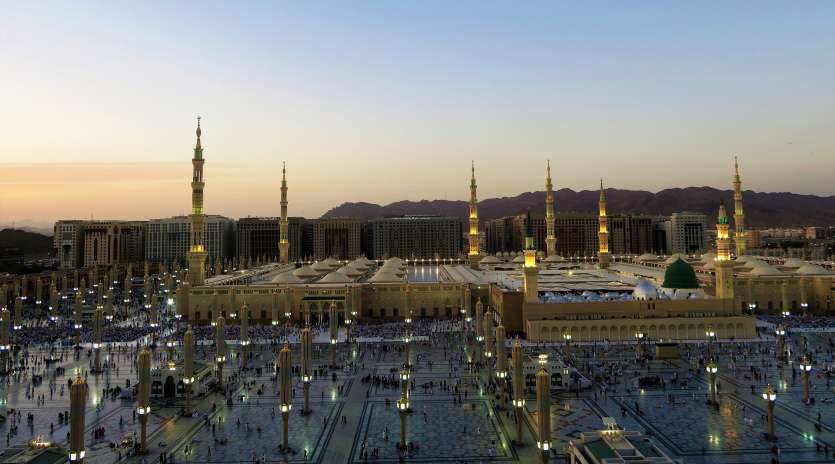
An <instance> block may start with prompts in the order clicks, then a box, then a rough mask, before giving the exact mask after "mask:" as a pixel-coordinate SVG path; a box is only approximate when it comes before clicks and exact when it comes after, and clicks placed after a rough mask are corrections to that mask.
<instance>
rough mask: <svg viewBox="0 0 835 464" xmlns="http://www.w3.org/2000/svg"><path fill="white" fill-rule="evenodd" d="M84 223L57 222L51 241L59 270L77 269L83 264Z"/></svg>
mask: <svg viewBox="0 0 835 464" xmlns="http://www.w3.org/2000/svg"><path fill="white" fill-rule="evenodd" d="M84 222H85V221H58V222H56V223H55V226H54V227H53V235H52V240H53V243H54V247H55V254H56V256H55V258H56V260H57V261H58V268H59V269H77V268H79V267H82V266H83V263H84V241H83V238H84V234H83V231H84Z"/></svg>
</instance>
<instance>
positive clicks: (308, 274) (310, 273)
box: [293, 266, 319, 279]
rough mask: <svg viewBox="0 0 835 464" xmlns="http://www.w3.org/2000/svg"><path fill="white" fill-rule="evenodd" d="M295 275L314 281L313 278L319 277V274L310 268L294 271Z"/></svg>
mask: <svg viewBox="0 0 835 464" xmlns="http://www.w3.org/2000/svg"><path fill="white" fill-rule="evenodd" d="M293 275H295V276H296V277H299V278H302V279H312V278H313V277H318V276H319V273H318V272H316V271H314V270H313V268H312V267H310V266H302V267H300V268H298V269H296V270H295V271H293Z"/></svg>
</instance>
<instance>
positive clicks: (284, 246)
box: [278, 163, 290, 264]
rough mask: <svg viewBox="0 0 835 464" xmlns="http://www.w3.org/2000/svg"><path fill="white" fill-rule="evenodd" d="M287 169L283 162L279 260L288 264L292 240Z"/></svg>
mask: <svg viewBox="0 0 835 464" xmlns="http://www.w3.org/2000/svg"><path fill="white" fill-rule="evenodd" d="M288 224H289V222H288V220H287V169H286V168H285V166H284V163H282V164H281V222H279V226H278V227H279V229H278V233H279V236H278V237H279V238H278V262H279V263H281V264H287V263H288V262H290V242H289V241H288V240H287V226H288Z"/></svg>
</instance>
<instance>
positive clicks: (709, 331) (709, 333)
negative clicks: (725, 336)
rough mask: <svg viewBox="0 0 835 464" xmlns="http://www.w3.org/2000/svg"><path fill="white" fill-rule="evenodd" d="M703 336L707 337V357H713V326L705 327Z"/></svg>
mask: <svg viewBox="0 0 835 464" xmlns="http://www.w3.org/2000/svg"><path fill="white" fill-rule="evenodd" d="M705 337H707V359H714V355H713V339H714V338H716V332H714V331H713V327H708V328H707V330H706V331H705Z"/></svg>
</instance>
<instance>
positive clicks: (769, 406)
mask: <svg viewBox="0 0 835 464" xmlns="http://www.w3.org/2000/svg"><path fill="white" fill-rule="evenodd" d="M763 400H764V401H765V408H766V413H767V414H768V422H767V424H768V431H767V432H766V437H767V438H768V439H769V440H776V439H777V436H776V435H774V402H775V401H776V400H777V392H775V391H774V388H772V387H771V384H768V386H767V387H765V390H764V391H763Z"/></svg>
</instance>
